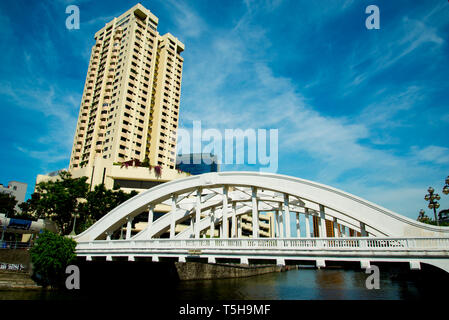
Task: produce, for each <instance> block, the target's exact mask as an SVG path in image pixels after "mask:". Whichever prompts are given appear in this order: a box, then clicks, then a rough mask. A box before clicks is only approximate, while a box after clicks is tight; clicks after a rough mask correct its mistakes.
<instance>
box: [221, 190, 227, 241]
mask: <svg viewBox="0 0 449 320" xmlns="http://www.w3.org/2000/svg"><path fill="white" fill-rule="evenodd" d="M221 210H222V226H223V232H222V233H221V234H220V237H221V238H224V239H226V238H229V223H228V186H224V187H223V206H222V209H221Z"/></svg>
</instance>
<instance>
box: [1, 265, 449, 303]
mask: <svg viewBox="0 0 449 320" xmlns="http://www.w3.org/2000/svg"><path fill="white" fill-rule="evenodd" d="M380 271H381V272H380V281H379V285H380V288H379V289H371V290H369V289H367V287H366V280H367V277H368V276H369V275H370V274H367V273H365V272H364V270H362V269H341V268H336V269H332V268H325V269H316V268H301V269H298V270H290V271H286V272H277V273H269V274H264V275H259V276H253V277H248V278H234V279H217V280H195V281H181V282H173V283H167V284H165V285H160V284H158V285H156V284H155V285H154V286H151V288H148V286H147V285H145V286H139V281H134V283H133V285H134V287H136V288H139V290H138V291H136V292H138V294H139V296H140V298H142V296H143V297H145V295H146V294H147V293H149V292H152V293H153V296H152V300H154V299H156V300H157V299H161V300H163V299H167V298H169V299H176V300H265V299H267V300H354V299H355V300H410V299H412V300H414V299H434V298H441V295H440V294H441V293H444V292H445V288H447V285H448V279H447V278H448V277H447V274H445V273H444V272H422V271H413V272H411V271H409V270H405V269H395V270H385V269H382V268H381V269H380ZM147 276H148V275H147ZM107 291H110V290H104V291H102V290H101V288H98V291H97V292H96V293H95V296H96V297H98V296H107V294H108V292H107ZM132 292H133V291H132V290H130V291H128V295H132ZM91 297H92V295H91V293H90V292H89V294H86V292H85V291H84V292H83V291H82V290H81V291H78V292H74V291H51V290H50V291H45V290H15V291H0V300H9V299H14V300H15V299H20V300H67V299H71V300H72V299H75V300H78V299H81V300H87V299H90V298H91ZM128 297H131V296H128Z"/></svg>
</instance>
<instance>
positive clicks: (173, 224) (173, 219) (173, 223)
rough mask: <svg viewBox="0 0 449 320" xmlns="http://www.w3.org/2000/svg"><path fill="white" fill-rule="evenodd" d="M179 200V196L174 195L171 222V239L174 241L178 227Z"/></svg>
mask: <svg viewBox="0 0 449 320" xmlns="http://www.w3.org/2000/svg"><path fill="white" fill-rule="evenodd" d="M177 199H178V196H177V195H176V194H173V196H172V201H171V221H170V239H173V238H174V237H175V227H176V217H175V212H176V201H177Z"/></svg>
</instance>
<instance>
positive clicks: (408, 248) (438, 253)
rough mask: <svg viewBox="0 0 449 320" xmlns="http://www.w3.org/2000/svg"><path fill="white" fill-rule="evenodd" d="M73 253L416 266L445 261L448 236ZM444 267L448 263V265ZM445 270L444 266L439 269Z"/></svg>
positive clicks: (161, 245) (195, 242)
mask: <svg viewBox="0 0 449 320" xmlns="http://www.w3.org/2000/svg"><path fill="white" fill-rule="evenodd" d="M76 252H77V255H78V256H82V257H86V258H87V259H88V260H90V259H91V258H92V257H106V258H107V259H108V260H112V257H128V259H129V260H134V258H135V257H151V258H152V259H153V261H159V258H160V257H174V258H178V260H179V261H186V258H190V257H200V258H207V259H208V261H209V262H215V259H217V258H236V259H240V261H241V263H248V261H249V259H268V260H275V261H276V263H278V264H285V260H315V261H316V262H317V265H319V266H325V261H326V260H328V261H360V262H361V263H362V266H365V267H367V266H368V267H369V262H370V261H371V262H375V261H385V262H409V263H410V265H411V267H412V265H413V266H414V268H417V269H419V268H420V266H419V263H420V262H424V263H430V264H434V265H436V264H435V263H433V262H437V264H438V266H439V267H441V266H440V264H441V263H443V264H444V265H446V264H448V262H449V238H416V237H415V238H304V239H291V238H290V239H274V238H262V239H250V238H244V239H216V238H214V239H179V240H178V239H175V240H174V239H151V240H100V241H99V240H96V241H92V242H79V243H78V245H77V247H76ZM448 265H449V264H448ZM443 269H445V267H443Z"/></svg>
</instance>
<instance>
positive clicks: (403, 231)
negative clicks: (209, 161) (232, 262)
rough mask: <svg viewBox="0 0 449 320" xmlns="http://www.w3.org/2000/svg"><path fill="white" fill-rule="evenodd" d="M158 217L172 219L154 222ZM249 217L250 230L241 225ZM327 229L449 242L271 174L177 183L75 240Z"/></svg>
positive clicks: (375, 209) (362, 203)
mask: <svg viewBox="0 0 449 320" xmlns="http://www.w3.org/2000/svg"><path fill="white" fill-rule="evenodd" d="M158 211H159V212H161V211H162V212H166V214H164V215H162V216H161V217H159V218H157V219H154V215H155V213H156V212H158ZM267 212H271V213H272V214H271V216H272V217H273V218H272V221H274V220H275V221H276V222H274V223H272V224H271V228H270V229H269V230H271V232H270V233H269V234H266V233H264V231H263V230H262V229H263V228H262V227H263V226H264V224H263V222H261V221H259V220H260V219H261V217H263V216H264V215H266V213H267ZM141 215H145V216H147V217H148V218H147V222H148V223H147V225H146V227H145V228H143V230H141V231H139V232H137V233H136V234H134V235H133V234H132V233H131V229H132V221H133V219H135V218H137V217H139V216H140V217H142V216H141ZM245 215H246V222H250V225H249V226H248V224H247V223H245V225H243V222H242V217H243V216H245ZM254 217H256V218H254ZM295 217H296V224H295V223H294V222H295ZM313 217H315V218H313ZM311 220H312V221H313V222H314V223H312V225H313V226H311ZM186 221H188V222H189V223H188V224H187V225H186ZM326 221H328V223H327V224H326ZM299 222H300V223H299ZM300 224H301V225H304V224H305V230H300V229H301V228H300V227H299V225H300ZM329 225H331V226H332V228H333V235H334V236H341V237H344V236H347V235H348V230H352V231H353V232H354V233H359V235H361V236H370V237H449V228H447V227H437V226H433V225H428V224H423V223H420V222H418V221H414V220H412V219H409V218H407V217H405V216H402V215H399V214H397V213H395V212H393V211H390V210H388V209H386V208H383V207H381V206H379V205H376V204H374V203H372V202H369V201H367V200H364V199H362V198H360V197H357V196H355V195H352V194H350V193H347V192H344V191H341V190H338V189H336V188H333V187H330V186H327V185H323V184H319V183H316V182H313V181H308V180H304V179H299V178H295V177H291V176H285V175H279V174H271V173H260V172H219V173H208V174H203V175H198V176H192V177H188V178H185V179H180V180H174V181H171V182H167V183H164V184H161V185H159V186H156V187H153V188H151V189H149V190H147V191H145V192H142V193H140V194H138V195H136V196H135V197H133V198H132V199H130V200H128V201H126V202H125V203H123V204H121V205H120V206H118V207H117V208H115V209H113V210H111V211H110V212H109V213H108V214H106V215H105V216H104V217H103V218H101V219H100V220H98V221H97V222H96V223H95V224H94V225H92V226H91V227H90V228H89V229H87V230H86V231H84V232H83V233H81V234H80V235H78V236H76V237H75V240H77V241H79V242H80V241H81V242H86V241H95V240H104V239H111V237H114V235H115V237H117V233H118V231H122V230H123V229H124V228H126V236H125V237H126V239H130V240H132V239H134V240H148V239H154V238H160V237H169V238H171V239H187V238H201V237H204V236H207V235H209V236H210V235H216V234H218V236H219V237H221V238H239V237H241V236H242V230H244V229H245V227H246V230H250V232H251V234H250V236H252V237H253V238H259V237H274V238H292V237H298V236H299V237H305V238H308V237H311V236H312V235H311V233H312V232H311V231H313V230H312V229H314V228H315V232H314V234H319V237H326V236H327V234H326V228H327V229H328V228H329ZM181 226H182V228H181ZM293 229H297V230H296V232H293V231H294V230H293Z"/></svg>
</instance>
